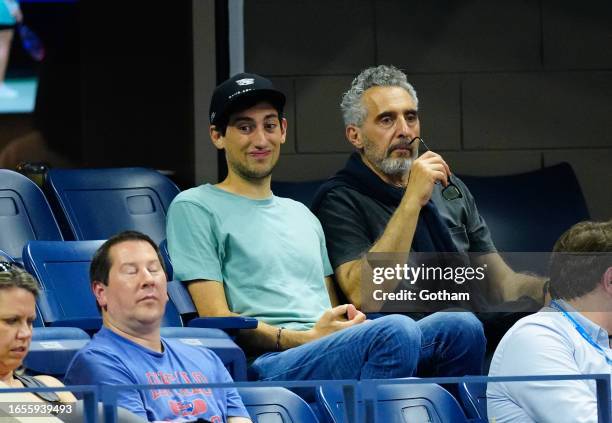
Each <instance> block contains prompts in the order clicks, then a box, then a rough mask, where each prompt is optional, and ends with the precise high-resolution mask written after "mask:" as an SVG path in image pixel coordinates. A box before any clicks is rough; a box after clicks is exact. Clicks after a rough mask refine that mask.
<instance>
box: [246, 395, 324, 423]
mask: <svg viewBox="0 0 612 423" xmlns="http://www.w3.org/2000/svg"><path fill="white" fill-rule="evenodd" d="M238 392H239V394H240V396H241V398H242V402H243V403H244V405H245V407H246V409H247V410H248V412H249V415H250V416H251V420H253V423H317V422H318V420H317V418H316V417H315V415H314V413H313V412H312V410H311V409H310V407H309V406H308V404H306V402H304V400H303V399H301V398H300V397H299V396H297V395H296V394H294V393H293V392H291V391H289V390H288V389H285V388H277V387H265V388H239V389H238Z"/></svg>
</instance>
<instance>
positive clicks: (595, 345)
mask: <svg viewBox="0 0 612 423" xmlns="http://www.w3.org/2000/svg"><path fill="white" fill-rule="evenodd" d="M550 305H551V307H552V308H554V309H557V310H558V311H560V312H561V314H563V316H564V317H565V318H566V319H567V320H569V321H570V322H571V323H572V324H573V325H574V328H576V330H577V331H578V333H579V334H580V336H582V337H583V338H584V340H585V341H587V342H588V343H589V344H591V346H592V347H593V348H595V349H596V350H597V352H599V353H600V354H601V355H603V356H604V358H605V359H606V363H608V365H610V366H612V359H611V358H610V357H608V353H607V352H606V351H605V350H604V349H603V348H601V345H599V344H598V343H597V342H595V341H593V338H591V337H590V336H589V334H588V333H586V331H585V330H584V328H583V327H582V326H581V325H580V323H578V322H577V321H576V320H575V319H574V318H573V317H572V316H570V314H569V313H568V312H567V311H565V310H563V308H561V306H560V305H559V304H558V303H557V302H556V301H555V300H552V301H551V302H550Z"/></svg>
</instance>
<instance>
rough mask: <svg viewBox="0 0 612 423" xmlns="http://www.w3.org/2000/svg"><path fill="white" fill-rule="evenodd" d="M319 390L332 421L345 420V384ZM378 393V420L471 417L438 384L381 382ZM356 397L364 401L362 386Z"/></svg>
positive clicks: (438, 421) (397, 422)
mask: <svg viewBox="0 0 612 423" xmlns="http://www.w3.org/2000/svg"><path fill="white" fill-rule="evenodd" d="M317 394H318V396H319V402H320V403H321V404H322V405H323V408H324V409H325V410H326V411H327V413H328V415H329V417H330V419H331V421H332V422H333V423H342V422H344V421H345V420H344V417H345V413H344V397H343V395H342V386H339V385H329V386H323V387H321V388H319V390H318V392H317ZM377 394H378V401H377V407H376V410H377V415H376V421H377V422H385V423H388V422H389V423H392V422H393V423H404V422H405V423H412V422H430V423H446V422H453V423H462V422H467V421H468V420H467V418H466V417H465V414H463V411H462V410H461V407H460V406H459V403H458V402H457V401H456V400H455V398H454V397H453V396H452V395H451V394H449V393H448V391H446V390H445V389H444V388H442V387H441V386H439V385H436V384H427V385H422V384H406V385H403V384H390V385H380V386H378V389H377ZM356 400H357V401H358V402H361V401H362V398H361V391H359V390H357V392H356ZM349 420H350V419H349ZM358 421H359V420H358Z"/></svg>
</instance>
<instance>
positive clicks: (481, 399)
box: [459, 382, 487, 421]
mask: <svg viewBox="0 0 612 423" xmlns="http://www.w3.org/2000/svg"><path fill="white" fill-rule="evenodd" d="M459 396H460V397H461V402H462V404H463V408H464V409H465V412H466V414H467V415H468V417H469V418H470V419H481V420H484V421H487V384H486V383H466V382H462V383H460V384H459Z"/></svg>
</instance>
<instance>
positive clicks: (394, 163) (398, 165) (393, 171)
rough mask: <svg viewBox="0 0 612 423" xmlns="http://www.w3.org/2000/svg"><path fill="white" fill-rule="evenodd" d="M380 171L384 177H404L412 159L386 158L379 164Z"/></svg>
mask: <svg viewBox="0 0 612 423" xmlns="http://www.w3.org/2000/svg"><path fill="white" fill-rule="evenodd" d="M379 166H380V170H382V172H383V173H384V174H385V175H394V176H395V175H405V174H407V173H408V172H409V171H410V167H411V166H412V158H409V159H402V158H399V159H394V158H390V157H389V158H386V159H384V160H382V161H381V162H380V165H379Z"/></svg>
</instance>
